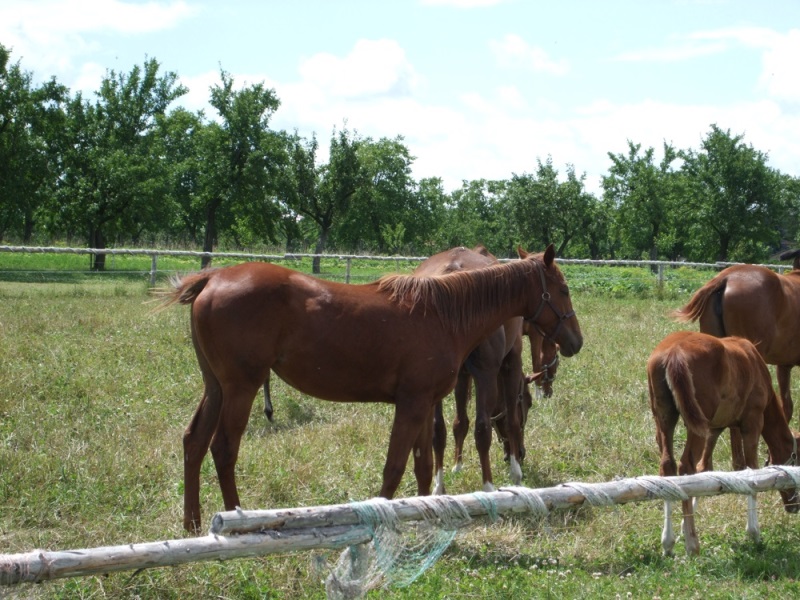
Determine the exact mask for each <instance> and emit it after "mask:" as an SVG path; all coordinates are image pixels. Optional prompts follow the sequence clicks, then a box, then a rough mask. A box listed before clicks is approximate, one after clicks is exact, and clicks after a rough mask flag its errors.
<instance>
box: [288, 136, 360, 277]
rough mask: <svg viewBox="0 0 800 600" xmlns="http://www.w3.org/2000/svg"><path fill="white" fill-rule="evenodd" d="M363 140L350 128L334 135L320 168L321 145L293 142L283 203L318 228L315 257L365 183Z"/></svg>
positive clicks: (315, 267) (316, 268)
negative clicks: (361, 150)
mask: <svg viewBox="0 0 800 600" xmlns="http://www.w3.org/2000/svg"><path fill="white" fill-rule="evenodd" d="M360 144H361V140H360V139H359V138H358V137H357V136H355V135H351V134H350V133H349V132H348V131H347V129H342V130H341V131H339V132H338V133H337V132H336V131H334V132H333V135H332V136H331V145H330V156H329V159H328V163H327V164H323V165H320V166H317V162H316V161H317V149H318V142H317V138H316V136H312V138H311V140H310V141H306V140H303V139H302V138H300V137H298V136H297V135H295V136H294V138H293V139H292V140H291V141H290V148H289V156H288V160H287V163H286V165H285V168H284V172H283V177H282V180H281V185H280V189H281V201H282V202H283V203H284V204H285V205H286V206H288V207H289V208H291V209H292V210H293V211H295V212H296V213H297V214H298V215H300V216H302V217H305V218H308V219H310V220H311V221H313V222H314V223H315V224H316V226H317V244H316V248H315V254H320V253H322V252H323V251H324V250H325V248H326V247H327V244H328V239H329V237H330V235H331V231H332V230H333V227H334V225H335V224H336V222H337V221H338V220H339V219H341V218H342V217H343V216H344V215H345V214H346V213H347V211H348V210H349V208H350V204H351V201H352V198H353V195H354V194H355V193H356V190H358V188H359V187H360V186H361V185H362V184H363V182H364V173H363V170H362V168H361V163H360V161H359V158H358V149H359V146H360ZM312 272H313V273H317V274H318V273H319V272H320V259H319V257H315V258H314V260H313V263H312Z"/></svg>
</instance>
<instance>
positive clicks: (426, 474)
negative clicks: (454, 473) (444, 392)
mask: <svg viewBox="0 0 800 600" xmlns="http://www.w3.org/2000/svg"><path fill="white" fill-rule="evenodd" d="M436 406H439V407H441V402H437V403H436V405H435V406H434V408H433V409H431V414H430V416H429V417H428V418H427V419H426V421H425V423H423V425H422V427H421V428H420V431H419V434H418V435H417V439H416V441H415V442H414V477H415V478H416V480H417V495H418V496H427V495H429V494H430V493H431V481H432V479H433V449H432V444H433V426H434V417H433V413H434V412H435V410H436ZM442 454H444V451H442ZM436 493H439V492H436ZM441 493H444V482H442V491H441Z"/></svg>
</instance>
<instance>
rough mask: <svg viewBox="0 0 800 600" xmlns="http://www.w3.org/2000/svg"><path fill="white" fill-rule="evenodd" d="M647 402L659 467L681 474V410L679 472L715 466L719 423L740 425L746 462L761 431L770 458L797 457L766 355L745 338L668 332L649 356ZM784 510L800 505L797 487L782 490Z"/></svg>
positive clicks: (692, 544) (752, 461) (665, 541)
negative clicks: (676, 438) (677, 449)
mask: <svg viewBox="0 0 800 600" xmlns="http://www.w3.org/2000/svg"><path fill="white" fill-rule="evenodd" d="M647 381H648V386H649V390H650V409H651V410H652V412H653V418H654V420H655V425H656V441H657V442H658V448H659V451H660V453H661V464H660V467H659V474H660V475H661V476H662V477H667V476H673V475H675V474H676V466H675V456H674V452H673V441H674V433H675V426H676V425H677V423H678V420H679V419H680V418H681V417H682V418H683V421H684V423H685V425H686V430H687V433H686V446H685V449H684V452H683V455H682V456H681V460H680V463H679V465H678V467H677V472H678V474H680V475H690V474H693V473H696V472H703V471H710V470H713V466H712V454H713V452H714V446H715V445H716V443H717V439H718V438H719V435H720V433H722V430H723V429H725V428H728V427H737V428H739V430H740V431H741V435H742V441H743V452H744V461H745V466H747V467H749V468H751V469H755V468H757V464H756V463H757V460H758V440H759V436H761V437H763V438H764V441H765V442H766V444H767V448H768V449H769V460H770V462H771V463H772V464H779V465H782V464H794V463H795V460H796V455H797V438H796V437H795V435H794V434H793V433H792V432H791V430H790V429H789V425H788V424H787V422H786V417H785V416H784V414H783V407H782V406H781V403H780V402H779V401H778V398H777V396H776V395H775V391H774V390H773V389H772V378H771V376H770V374H769V369H768V368H767V365H766V363H765V362H764V360H763V359H762V358H761V355H760V354H759V353H758V350H756V347H755V346H754V345H753V344H752V343H751V342H750V341H748V340H746V339H744V338H740V337H727V338H716V337H714V336H711V335H707V334H705V333H697V332H692V331H679V332H675V333H671V334H670V335H668V336H667V337H665V338H664V339H663V340H662V341H661V343H660V344H658V346H656V348H655V350H653V353H652V354H651V355H650V359H649V360H648V361H647ZM780 494H781V496H782V498H783V503H784V508H785V509H786V511H787V512H797V509H798V504H797V492H796V490H787V491H781V492H780ZM682 506H683V527H682V529H683V534H684V538H685V544H686V551H687V553H690V554H697V553H698V552H699V551H700V542H699V541H698V539H697V531H696V530H695V526H694V514H693V512H692V503H691V501H690V500H685V501H683V502H682ZM671 508H672V506H671V502H669V501H667V502H665V503H664V530H663V532H662V535H661V543H662V546H663V548H664V552H665V554H670V553H671V552H672V548H673V547H674V545H675V537H674V535H673V532H672V522H671ZM747 533H748V534H749V535H750V537H751V538H753V539H754V540H758V539H759V537H760V532H759V530H758V518H757V513H756V510H755V496H748V513H747Z"/></svg>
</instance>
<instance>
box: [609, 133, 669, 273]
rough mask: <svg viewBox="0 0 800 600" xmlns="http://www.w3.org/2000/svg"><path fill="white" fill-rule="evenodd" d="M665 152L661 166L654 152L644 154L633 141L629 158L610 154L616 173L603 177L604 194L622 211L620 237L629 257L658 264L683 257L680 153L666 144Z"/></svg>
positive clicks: (618, 218) (618, 227)
mask: <svg viewBox="0 0 800 600" xmlns="http://www.w3.org/2000/svg"><path fill="white" fill-rule="evenodd" d="M663 150H664V156H663V158H662V159H661V161H660V163H658V164H656V163H655V150H654V149H653V148H652V147H651V148H648V149H647V150H645V151H644V152H642V146H641V144H634V143H633V142H631V141H630V140H629V141H628V154H627V155H625V154H613V153H611V152H609V154H608V157H609V158H610V159H611V168H610V169H609V174H608V175H607V176H605V177H603V190H604V196H605V199H606V202H607V203H608V204H609V205H611V206H613V207H614V208H615V209H616V220H615V223H614V224H615V232H616V236H617V238H618V239H619V240H620V243H621V248H620V251H621V253H622V255H623V256H625V257H628V258H634V259H638V258H642V257H646V258H648V259H650V260H657V259H658V258H659V256H667V257H669V258H676V256H677V254H679V253H680V249H681V243H680V239H679V237H680V236H677V235H676V229H675V226H676V217H677V214H676V208H677V206H678V202H679V196H678V191H679V190H680V185H679V183H680V174H679V173H678V172H677V171H675V170H674V168H673V163H674V162H675V161H676V159H677V158H678V153H677V151H676V150H675V149H674V148H673V147H672V146H671V145H669V144H666V143H665V144H664V148H663Z"/></svg>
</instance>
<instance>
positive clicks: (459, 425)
mask: <svg viewBox="0 0 800 600" xmlns="http://www.w3.org/2000/svg"><path fill="white" fill-rule="evenodd" d="M471 383H472V377H471V376H470V374H469V373H467V371H466V369H464V367H461V369H460V370H459V371H458V379H457V380H456V387H455V389H454V390H453V395H454V396H455V399H456V416H455V418H454V419H453V441H454V442H455V464H454V465H453V472H454V473H458V472H459V471H461V469H463V468H464V440H465V439H467V432H469V413H468V412H467V407H468V406H469V393H470V387H471Z"/></svg>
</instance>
